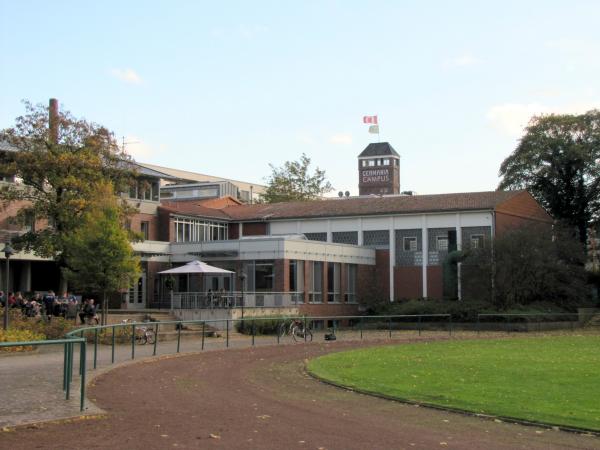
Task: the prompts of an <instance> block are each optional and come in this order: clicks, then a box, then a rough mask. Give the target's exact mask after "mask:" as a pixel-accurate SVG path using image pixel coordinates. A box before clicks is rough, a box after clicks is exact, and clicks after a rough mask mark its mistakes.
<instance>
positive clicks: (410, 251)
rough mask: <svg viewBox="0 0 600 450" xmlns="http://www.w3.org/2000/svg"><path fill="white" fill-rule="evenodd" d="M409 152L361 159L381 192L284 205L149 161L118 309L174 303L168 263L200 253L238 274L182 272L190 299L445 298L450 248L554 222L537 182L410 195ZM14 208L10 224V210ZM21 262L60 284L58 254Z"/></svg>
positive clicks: (369, 183) (36, 285)
mask: <svg viewBox="0 0 600 450" xmlns="http://www.w3.org/2000/svg"><path fill="white" fill-rule="evenodd" d="M399 160H400V157H399V155H398V154H397V153H396V152H395V151H394V149H393V148H392V147H391V146H390V145H389V144H388V143H381V144H370V145H369V146H368V147H367V148H366V149H365V150H364V151H363V152H362V153H361V154H360V155H359V157H358V161H359V162H358V171H359V184H360V185H359V189H360V192H361V193H363V194H367V193H369V194H370V195H361V196H359V197H354V198H326V199H321V200H315V201H310V202H290V203H278V204H244V203H242V199H240V198H239V196H231V195H222V194H231V193H232V191H231V186H230V184H227V183H221V182H219V183H221V184H218V186H216V185H215V187H214V189H216V191H215V192H217V194H216V195H210V194H209V195H207V192H209V190H210V189H213V188H210V187H207V186H208V185H207V184H206V183H204V182H198V180H194V179H191V178H193V177H191V176H190V175H187V178H186V179H181V178H177V177H176V176H175V175H177V174H179V173H178V172H177V171H174V170H172V169H171V170H170V171H167V170H165V168H161V167H158V166H149V165H142V166H140V172H139V173H140V183H143V184H144V186H151V188H150V189H148V188H146V189H141V188H140V189H138V188H137V187H134V188H132V189H131V191H130V192H129V193H126V194H124V195H125V196H127V197H128V198H129V201H131V202H133V203H134V205H135V206H136V207H137V208H138V210H139V212H138V213H137V214H136V215H134V216H133V217H132V219H131V222H130V224H129V226H130V227H131V228H132V229H133V230H135V231H140V232H141V233H142V234H143V236H144V238H145V240H144V241H142V242H138V243H134V244H133V247H134V250H135V251H136V252H137V253H138V254H139V255H140V257H141V260H142V269H143V273H142V276H141V277H140V279H139V280H138V283H136V284H134V286H132V287H131V289H130V290H129V292H128V293H127V294H125V295H123V297H122V298H121V299H118V300H117V302H116V303H115V304H113V306H115V307H116V306H120V307H123V308H134V309H135V308H153V307H157V306H161V305H162V306H165V305H166V304H170V302H172V301H173V300H172V297H170V290H168V289H167V286H166V284H165V283H166V279H165V277H161V276H159V275H158V272H160V271H161V270H164V269H167V268H169V267H173V266H176V265H180V264H184V263H186V262H189V261H192V260H194V259H200V260H202V261H205V262H208V263H209V264H212V265H215V266H219V267H221V268H224V269H228V270H231V271H233V272H235V274H236V275H235V276H231V277H219V276H207V277H203V278H202V279H201V280H197V279H194V278H193V277H192V278H190V277H189V276H178V277H177V278H176V279H175V280H174V281H175V285H174V291H175V294H176V295H177V296H178V297H177V299H178V302H180V303H178V304H179V305H181V304H183V303H181V302H183V301H184V300H185V299H189V298H192V297H190V296H192V295H196V294H197V295H204V294H205V293H206V292H208V291H209V290H211V291H212V292H216V291H221V290H224V291H226V292H239V291H241V290H242V289H243V290H244V292H245V296H246V301H247V305H254V306H257V307H258V306H272V307H277V306H286V305H287V306H290V305H291V304H292V303H293V305H294V306H295V307H297V308H298V311H299V312H301V313H306V314H311V315H329V314H355V313H357V312H358V305H359V304H360V303H363V302H368V301H370V300H374V299H387V300H390V301H397V300H401V299H405V298H418V297H429V298H442V297H444V296H445V295H444V294H445V290H444V281H443V273H442V272H443V270H442V268H443V263H444V261H445V259H446V257H447V256H448V254H449V253H450V252H452V251H454V250H460V249H461V248H463V247H465V246H467V245H468V246H485V245H490V239H491V238H492V237H493V236H495V235H498V234H500V233H502V232H504V231H506V230H507V229H510V228H512V227H518V226H521V225H523V224H525V223H547V224H550V223H552V219H551V217H550V216H549V215H548V214H547V213H546V212H545V210H544V209H543V208H542V207H541V206H540V205H539V204H538V203H537V202H536V201H535V200H534V199H533V197H532V196H531V195H530V194H529V193H528V192H526V191H506V192H505V191H493V192H473V193H457V194H440V195H400V194H399V189H400V178H399ZM373 170H375V171H377V170H381V171H384V172H385V174H384V173H383V172H381V173H379V172H377V173H375V172H369V171H373ZM186 173H187V174H189V172H186ZM179 175H181V174H179ZM209 181H210V180H209ZM230 181H231V180H230ZM4 182H15V180H4ZM163 191H164V192H169V195H168V196H167V197H166V198H165V196H163ZM388 193H389V194H388ZM374 194H377V195H374ZM244 195H246V194H244ZM248 196H250V198H252V197H251V194H250V192H249V191H248ZM13 213H14V211H13ZM3 214H4V217H0V223H2V222H1V221H2V220H5V222H4V223H6V216H7V215H8V214H10V211H8V212H7V211H4V212H3ZM3 226H4V227H8V224H7V225H3ZM13 232H18V230H13ZM0 257H2V258H3V254H1V253H0ZM13 261H15V263H16V265H15V266H14V267H15V271H14V274H13V280H12V286H14V289H15V290H17V289H20V290H22V291H31V290H46V289H50V288H52V289H56V288H57V286H56V283H55V284H52V283H50V280H49V278H48V276H47V275H43V274H41V273H40V274H39V275H38V274H37V273H36V271H35V270H33V267H34V266H35V264H34V263H43V264H45V265H46V266H45V267H46V268H51V267H52V262H51V261H36V260H35V258H34V257H33V256H32V255H17V256H16V257H13ZM20 261H23V265H22V266H20ZM27 261H28V262H27ZM27 264H29V266H30V267H29V268H27ZM0 266H1V267H4V264H0ZM45 273H53V272H52V271H51V270H46V271H45ZM54 273H55V272H54ZM242 273H243V274H244V275H245V277H244V278H242V277H240V276H239V275H241V274H242ZM38 277H39V278H38ZM242 284H243V286H242ZM455 294H456V295H458V296H460V292H457V293H455ZM446 296H448V295H446Z"/></svg>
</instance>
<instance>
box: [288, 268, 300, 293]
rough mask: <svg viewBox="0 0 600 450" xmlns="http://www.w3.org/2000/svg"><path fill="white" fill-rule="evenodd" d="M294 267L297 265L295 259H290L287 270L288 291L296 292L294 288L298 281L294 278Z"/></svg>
mask: <svg viewBox="0 0 600 450" xmlns="http://www.w3.org/2000/svg"><path fill="white" fill-rule="evenodd" d="M296 267H297V263H296V261H290V272H289V278H290V292H296V289H297V284H298V283H297V280H296Z"/></svg>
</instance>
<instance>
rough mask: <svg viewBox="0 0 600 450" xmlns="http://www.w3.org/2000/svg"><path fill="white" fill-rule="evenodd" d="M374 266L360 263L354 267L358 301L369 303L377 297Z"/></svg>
mask: <svg viewBox="0 0 600 450" xmlns="http://www.w3.org/2000/svg"><path fill="white" fill-rule="evenodd" d="M375 287H376V279H375V266H367V265H364V264H360V265H359V266H357V268H356V300H357V301H358V302H359V303H369V302H372V301H374V300H376V299H377V298H379V297H378V296H377V293H376V291H375V290H374V288H375Z"/></svg>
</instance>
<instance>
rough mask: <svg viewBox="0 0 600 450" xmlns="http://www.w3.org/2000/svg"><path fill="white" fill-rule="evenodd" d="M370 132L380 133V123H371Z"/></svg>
mask: <svg viewBox="0 0 600 450" xmlns="http://www.w3.org/2000/svg"><path fill="white" fill-rule="evenodd" d="M369 133H371V134H379V125H371V126H370V127H369Z"/></svg>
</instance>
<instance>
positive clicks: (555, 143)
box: [499, 110, 600, 244]
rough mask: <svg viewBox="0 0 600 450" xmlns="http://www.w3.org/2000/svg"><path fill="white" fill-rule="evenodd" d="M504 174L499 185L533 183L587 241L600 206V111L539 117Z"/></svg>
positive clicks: (545, 203)
mask: <svg viewBox="0 0 600 450" xmlns="http://www.w3.org/2000/svg"><path fill="white" fill-rule="evenodd" d="M500 175H501V176H502V181H501V182H500V185H499V188H500V189H528V190H529V191H530V192H531V194H532V195H533V196H534V197H535V198H536V199H537V200H538V201H539V202H540V203H541V204H542V205H543V206H544V207H545V208H546V209H547V210H548V212H550V214H552V215H553V216H554V217H555V218H556V219H559V220H562V221H564V222H565V223H566V224H568V225H570V226H571V227H573V228H574V229H576V230H577V232H578V236H579V240H580V242H581V243H582V244H585V243H586V241H587V229H588V227H589V226H590V224H591V222H594V221H597V220H598V218H599V212H600V111H598V110H592V111H589V112H587V113H585V114H581V115H555V114H552V115H543V116H538V117H534V118H533V119H532V120H531V122H530V124H529V126H528V127H527V128H526V131H525V135H524V136H523V137H522V138H521V140H520V142H519V145H518V146H517V148H516V149H515V151H514V152H513V153H512V154H511V155H510V156H509V157H508V158H506V159H505V160H504V162H503V163H502V165H501V166H500Z"/></svg>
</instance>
